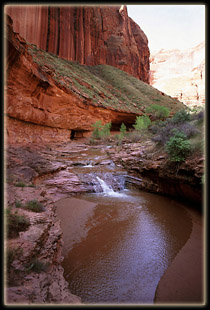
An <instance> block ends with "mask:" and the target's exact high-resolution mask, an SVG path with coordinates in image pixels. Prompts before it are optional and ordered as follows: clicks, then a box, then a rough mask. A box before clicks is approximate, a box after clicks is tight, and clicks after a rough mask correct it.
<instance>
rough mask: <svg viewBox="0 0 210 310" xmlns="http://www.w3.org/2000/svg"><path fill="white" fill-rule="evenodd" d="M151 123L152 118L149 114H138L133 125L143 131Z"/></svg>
mask: <svg viewBox="0 0 210 310" xmlns="http://www.w3.org/2000/svg"><path fill="white" fill-rule="evenodd" d="M150 124H151V120H150V118H149V116H148V115H142V116H137V117H136V121H135V124H134V125H133V127H134V128H135V130H137V131H141V130H143V129H147V128H148V126H149V125H150Z"/></svg>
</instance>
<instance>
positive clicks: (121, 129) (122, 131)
mask: <svg viewBox="0 0 210 310" xmlns="http://www.w3.org/2000/svg"><path fill="white" fill-rule="evenodd" d="M120 134H121V136H122V137H124V136H125V135H126V126H125V124H124V123H122V124H121V126H120Z"/></svg>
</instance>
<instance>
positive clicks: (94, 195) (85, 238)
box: [57, 150, 191, 304]
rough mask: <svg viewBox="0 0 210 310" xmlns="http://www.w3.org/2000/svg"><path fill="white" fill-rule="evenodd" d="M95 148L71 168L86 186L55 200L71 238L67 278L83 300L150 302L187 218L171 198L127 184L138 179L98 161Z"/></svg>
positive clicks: (183, 236)
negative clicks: (89, 156) (88, 156)
mask: <svg viewBox="0 0 210 310" xmlns="http://www.w3.org/2000/svg"><path fill="white" fill-rule="evenodd" d="M96 151H97V152H99V150H94V156H95V157H94V160H93V158H92V157H91V158H90V159H89V160H88V162H87V158H86V159H85V160H86V162H85V165H83V166H81V165H76V166H74V167H73V169H72V172H74V173H75V174H77V176H78V177H79V178H80V179H81V180H83V184H84V186H86V188H87V187H88V189H89V192H87V193H84V194H79V195H78V196H77V197H74V198H69V199H68V201H67V202H65V201H64V202H62V200H61V201H60V202H59V205H58V206H57V212H59V217H60V219H61V223H63V232H64V237H65V238H66V239H65V240H69V239H70V240H69V242H70V245H67V246H66V248H68V247H70V250H69V252H67V253H65V255H64V261H63V268H64V275H65V278H66V280H67V281H68V282H69V288H70V291H71V292H72V293H73V294H76V295H78V296H80V297H81V299H82V302H83V303H84V304H85V303H87V304H103V303H104V304H120V303H124V304H145V303H150V304H151V303H153V299H154V295H155V290H156V287H157V285H158V282H159V280H160V278H161V277H162V275H163V273H164V271H165V270H166V268H167V267H168V266H169V265H170V264H171V262H172V260H173V258H174V257H175V255H176V254H177V253H178V252H179V250H180V249H181V248H182V247H183V245H184V243H185V242H186V240H187V239H188V238H189V235H190V233H191V219H190V217H189V215H188V213H187V212H186V211H185V208H184V207H183V206H182V205H179V203H176V202H173V201H172V200H171V199H170V198H167V197H161V196H160V195H159V196H157V195H154V194H151V193H146V192H141V191H140V192H136V191H135V190H134V189H132V188H131V187H129V188H130V189H129V190H128V189H125V184H129V183H131V184H132V182H133V181H135V184H136V182H138V183H139V184H140V183H141V182H142V180H141V179H138V178H135V177H132V176H128V175H125V171H124V170H122V169H120V168H119V167H117V166H114V165H111V164H110V163H106V164H105V159H106V158H104V155H103V154H102V155H101V157H102V156H103V158H101V157H100V163H98V160H99V158H96V155H98V153H96ZM99 155H100V154H99ZM82 160H83V159H82V158H81V161H82ZM102 160H104V162H102ZM77 162H78V158H77ZM90 168H91V169H90ZM62 203H64V207H63V205H62ZM65 203H67V205H65ZM169 205H170V208H169ZM59 208H60V209H59ZM177 223H179V229H177ZM66 242H68V241H66ZM64 243H65V242H64Z"/></svg>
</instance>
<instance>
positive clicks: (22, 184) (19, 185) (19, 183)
mask: <svg viewBox="0 0 210 310" xmlns="http://www.w3.org/2000/svg"><path fill="white" fill-rule="evenodd" d="M15 186H16V187H25V186H26V184H25V183H23V182H17V183H16V184H15Z"/></svg>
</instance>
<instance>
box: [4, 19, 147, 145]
mask: <svg viewBox="0 0 210 310" xmlns="http://www.w3.org/2000/svg"><path fill="white" fill-rule="evenodd" d="M7 22H8V23H7V39H8V42H7V45H8V51H7V63H6V69H7V81H6V82H7V83H6V84H5V92H6V96H5V98H6V102H5V103H6V104H5V115H6V118H5V124H6V126H5V138H6V139H7V142H8V143H21V142H22V143H28V142H36V143H40V142H42V143H47V142H58V141H59V142H60V141H63V142H64V141H69V139H70V135H71V132H72V130H74V131H76V132H77V133H76V134H78V135H80V134H83V135H84V133H85V132H86V133H87V132H88V131H91V130H92V124H93V123H95V122H96V121H97V120H98V118H99V116H100V119H101V120H102V122H103V123H107V122H113V123H115V122H116V123H117V122H118V123H119V124H121V123H122V122H123V121H124V122H125V121H126V122H127V123H129V122H130V123H131V124H133V123H134V121H135V118H136V115H137V114H135V113H131V112H129V110H128V111H125V112H123V111H117V110H116V109H114V108H113V109H112V108H111V107H110V108H109V109H106V108H104V107H102V106H100V105H98V106H96V105H93V104H87V102H86V101H87V100H86V99H87V98H85V99H84V98H83V97H80V96H79V95H80V93H79V94H77V93H74V92H73V91H69V90H67V89H62V87H61V85H60V84H59V85H58V84H56V81H55V80H54V79H53V73H54V72H53V71H51V70H49V68H48V71H47V72H46V71H44V68H43V66H39V65H38V64H37V63H36V62H34V61H33V57H32V56H31V54H30V53H29V52H28V48H29V46H28V44H27V42H26V41H25V40H24V39H23V38H22V37H20V36H19V34H17V33H14V32H13V28H12V19H11V18H10V17H8V20H7ZM45 65H46V62H45ZM17 77H18V78H17ZM77 92H79V91H78V89H77ZM139 113H140V114H141V111H140V110H139Z"/></svg>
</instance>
